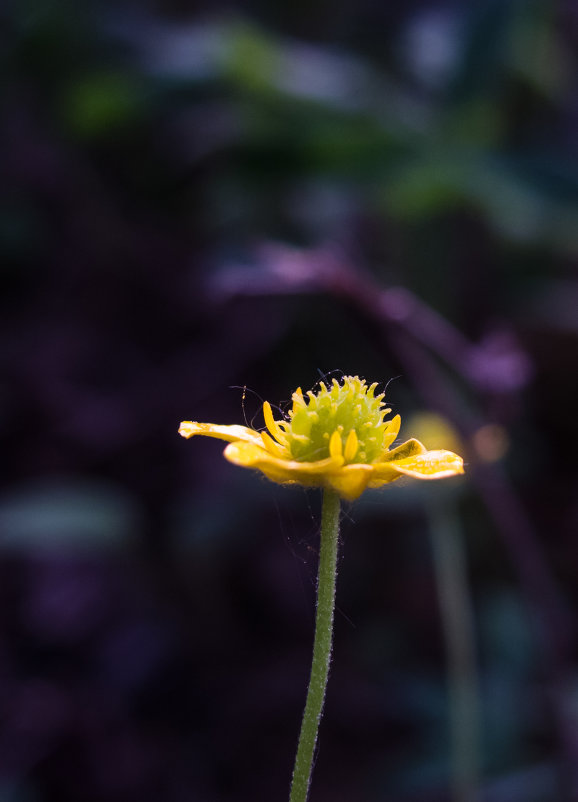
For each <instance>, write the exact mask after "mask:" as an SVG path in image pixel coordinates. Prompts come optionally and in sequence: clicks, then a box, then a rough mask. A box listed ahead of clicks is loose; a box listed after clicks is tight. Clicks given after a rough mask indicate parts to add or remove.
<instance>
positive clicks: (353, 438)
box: [343, 429, 359, 462]
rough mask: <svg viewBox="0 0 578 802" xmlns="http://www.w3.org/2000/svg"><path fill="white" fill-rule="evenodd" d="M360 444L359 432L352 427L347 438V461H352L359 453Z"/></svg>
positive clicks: (344, 454) (345, 453)
mask: <svg viewBox="0 0 578 802" xmlns="http://www.w3.org/2000/svg"><path fill="white" fill-rule="evenodd" d="M358 446H359V441H358V439H357V432H356V431H355V429H352V430H351V431H350V432H349V434H348V435H347V440H346V441H345V451H344V452H343V456H344V457H345V462H352V460H353V458H354V457H355V455H356V454H357V448H358Z"/></svg>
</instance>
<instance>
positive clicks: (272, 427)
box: [263, 401, 287, 444]
mask: <svg viewBox="0 0 578 802" xmlns="http://www.w3.org/2000/svg"><path fill="white" fill-rule="evenodd" d="M263 417H264V418H265V425H266V426H267V428H268V429H269V431H270V432H271V434H272V435H273V437H274V438H275V439H276V440H278V441H279V442H280V443H283V444H285V443H286V442H287V438H286V436H285V434H284V432H283V430H282V429H281V427H280V426H279V424H278V423H277V421H276V420H275V418H274V417H273V411H272V409H271V404H270V403H269V402H268V401H265V403H264V404H263Z"/></svg>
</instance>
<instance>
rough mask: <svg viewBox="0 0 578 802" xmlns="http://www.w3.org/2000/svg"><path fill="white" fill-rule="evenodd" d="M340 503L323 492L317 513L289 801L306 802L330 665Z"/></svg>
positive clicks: (332, 496)
mask: <svg viewBox="0 0 578 802" xmlns="http://www.w3.org/2000/svg"><path fill="white" fill-rule="evenodd" d="M339 510H340V501H339V496H338V494H337V493H335V492H333V491H332V490H324V491H323V511H322V514H321V549H320V554H319V573H318V577H317V615H316V618H315V639H314V642H313V661H312V664H311V677H310V679H309V690H308V692H307V702H306V703H305V712H304V713H303V722H302V724H301V733H300V735H299V744H298V746H297V756H296V758H295V768H294V769H293V780H292V783H291V796H290V798H289V802H306V800H307V795H308V793H309V785H310V783H311V772H312V769H313V757H314V754H315V744H316V743H317V732H318V730H319V722H320V721H321V714H322V712H323V702H324V700H325V689H326V687H327V678H328V676H329V664H330V662H331V645H332V642H333V616H334V611H335V580H336V578H337V545H338V539H339Z"/></svg>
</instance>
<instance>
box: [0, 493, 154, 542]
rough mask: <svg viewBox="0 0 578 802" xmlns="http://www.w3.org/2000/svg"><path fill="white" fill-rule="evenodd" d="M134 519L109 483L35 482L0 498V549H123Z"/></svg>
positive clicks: (124, 499) (125, 499)
mask: <svg viewBox="0 0 578 802" xmlns="http://www.w3.org/2000/svg"><path fill="white" fill-rule="evenodd" d="M138 519H139V514H138V510H137V509H136V507H135V505H134V503H133V502H132V500H131V499H130V498H129V497H128V496H127V495H126V494H125V493H124V492H123V491H121V490H119V489H117V488H116V487H114V486H112V485H106V484H100V483H92V482H82V481H79V480H76V479H74V480H72V479H71V480H66V479H63V480H60V481H57V480H39V481H37V482H33V483H30V484H28V485H25V486H20V487H18V488H17V489H15V490H13V491H12V492H7V493H4V494H3V495H2V496H1V497H0V550H14V549H15V550H29V549H46V550H50V549H67V550H68V549H70V550H79V549H80V550H83V549H94V550H100V549H110V548H125V547H127V546H129V545H131V544H132V542H133V537H134V534H135V531H136V527H137V526H138Z"/></svg>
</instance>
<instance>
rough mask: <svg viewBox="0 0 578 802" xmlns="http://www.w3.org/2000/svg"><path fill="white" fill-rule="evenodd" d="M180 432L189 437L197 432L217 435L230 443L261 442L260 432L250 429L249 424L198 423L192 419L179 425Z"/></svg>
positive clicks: (211, 435)
mask: <svg viewBox="0 0 578 802" xmlns="http://www.w3.org/2000/svg"><path fill="white" fill-rule="evenodd" d="M179 434H180V435H181V436H182V437H186V438H187V439H188V438H189V437H194V435H196V434H202V435H205V436H206V437H216V438H217V439H218V440H227V441H228V442H229V443H234V442H236V441H237V440H242V441H243V442H245V443H261V436H260V434H259V432H256V431H255V430H254V429H249V428H247V426H236V425H234V426H219V425H217V424H216V423H197V422H196V421H192V420H184V421H183V422H182V423H181V425H180V426H179Z"/></svg>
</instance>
